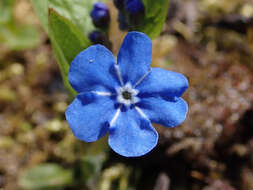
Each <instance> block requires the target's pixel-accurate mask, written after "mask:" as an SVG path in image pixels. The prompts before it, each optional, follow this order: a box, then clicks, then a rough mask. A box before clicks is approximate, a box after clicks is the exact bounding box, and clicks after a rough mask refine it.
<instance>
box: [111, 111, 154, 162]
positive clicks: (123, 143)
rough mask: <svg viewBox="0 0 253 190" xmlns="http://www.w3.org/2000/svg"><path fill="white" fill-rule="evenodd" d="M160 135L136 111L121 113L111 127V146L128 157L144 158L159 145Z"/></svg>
mask: <svg viewBox="0 0 253 190" xmlns="http://www.w3.org/2000/svg"><path fill="white" fill-rule="evenodd" d="M157 140H158V134H157V132H156V130H155V129H154V128H153V126H152V125H151V123H150V121H149V120H147V119H145V118H143V117H141V116H140V114H139V113H138V112H137V111H136V110H135V109H128V110H127V111H125V112H120V114H119V116H118V118H117V119H116V121H115V123H114V124H113V125H112V126H111V127H110V131H109V145H110V146H111V148H112V149H113V150H114V151H115V152H117V153H118V154H120V155H122V156H126V157H137V156H142V155H144V154H146V153H148V152H149V151H151V150H152V149H153V148H154V147H155V146H156V144H157Z"/></svg>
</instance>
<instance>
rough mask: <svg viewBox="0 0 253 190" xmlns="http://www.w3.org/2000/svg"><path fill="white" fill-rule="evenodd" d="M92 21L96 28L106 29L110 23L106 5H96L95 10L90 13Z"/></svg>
mask: <svg viewBox="0 0 253 190" xmlns="http://www.w3.org/2000/svg"><path fill="white" fill-rule="evenodd" d="M90 16H91V18H92V21H93V23H94V25H95V26H96V27H99V28H106V27H108V26H109V23H110V12H109V9H108V7H107V6H106V4H104V3H100V2H99V3H95V4H94V5H93V9H92V10H91V12H90Z"/></svg>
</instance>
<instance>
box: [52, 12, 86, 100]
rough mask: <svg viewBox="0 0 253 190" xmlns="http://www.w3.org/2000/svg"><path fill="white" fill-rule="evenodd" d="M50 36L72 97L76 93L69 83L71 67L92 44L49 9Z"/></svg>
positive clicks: (65, 20) (64, 19)
mask: <svg viewBox="0 0 253 190" xmlns="http://www.w3.org/2000/svg"><path fill="white" fill-rule="evenodd" d="M49 36H50V39H51V42H52V45H53V49H54V52H55V54H56V58H57V61H58V64H59V67H60V70H61V73H62V77H63V80H64V83H65V85H66V87H67V88H68V89H69V90H70V92H71V94H72V95H75V91H74V90H73V89H72V88H71V86H70V85H69V83H68V71H69V66H70V64H71V62H72V61H73V59H74V58H75V56H76V55H77V54H78V53H80V52H81V51H82V50H84V49H86V48H87V47H88V46H89V45H90V42H89V40H88V39H87V38H86V37H85V36H84V35H83V34H82V32H81V31H80V30H79V29H78V28H77V27H76V26H75V25H74V24H72V23H71V22H70V21H69V20H68V19H66V18H64V17H63V16H61V15H60V14H58V13H57V12H56V11H55V10H53V9H52V8H50V9H49Z"/></svg>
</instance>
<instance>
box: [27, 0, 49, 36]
mask: <svg viewBox="0 0 253 190" xmlns="http://www.w3.org/2000/svg"><path fill="white" fill-rule="evenodd" d="M31 2H32V5H33V7H34V10H35V12H36V13H37V16H38V18H39V20H40V22H41V24H42V26H43V28H44V30H45V31H46V32H47V33H48V6H49V3H48V0H31Z"/></svg>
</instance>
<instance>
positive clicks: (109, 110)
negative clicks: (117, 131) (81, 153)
mask: <svg viewBox="0 0 253 190" xmlns="http://www.w3.org/2000/svg"><path fill="white" fill-rule="evenodd" d="M115 111H116V110H115V108H114V102H113V100H111V97H109V96H100V95H96V94H93V93H82V94H79V95H77V97H76V98H75V100H74V101H73V102H72V104H70V105H69V106H68V108H67V110H66V113H65V115H66V119H67V121H68V123H69V125H70V127H71V129H72V131H73V133H74V135H75V136H76V138H78V139H80V140H83V141H86V142H93V141H96V140H98V139H99V138H101V137H103V136H104V135H105V134H106V133H107V131H108V128H109V122H110V121H111V119H112V117H113V115H114V112H115Z"/></svg>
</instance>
